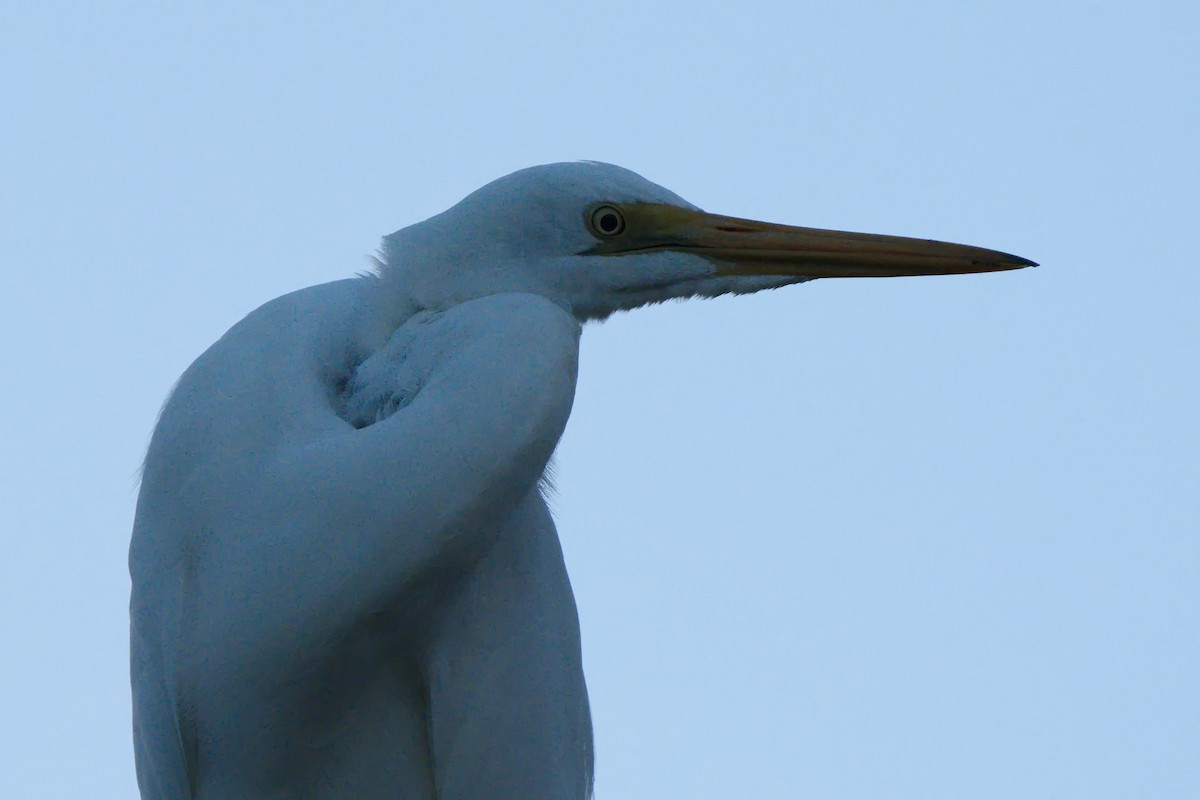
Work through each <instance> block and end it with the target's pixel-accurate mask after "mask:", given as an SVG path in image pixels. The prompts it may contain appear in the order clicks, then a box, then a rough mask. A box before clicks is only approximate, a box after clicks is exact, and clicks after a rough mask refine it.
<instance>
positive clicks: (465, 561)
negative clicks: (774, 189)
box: [130, 163, 801, 800]
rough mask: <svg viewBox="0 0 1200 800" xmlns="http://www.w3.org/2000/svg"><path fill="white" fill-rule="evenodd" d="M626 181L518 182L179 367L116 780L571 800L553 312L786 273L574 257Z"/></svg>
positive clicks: (581, 747)
mask: <svg viewBox="0 0 1200 800" xmlns="http://www.w3.org/2000/svg"><path fill="white" fill-rule="evenodd" d="M598 201H604V202H640V203H656V204H664V205H674V206H677V207H679V208H684V209H694V207H693V206H691V205H690V204H687V203H686V202H684V201H683V200H681V199H680V198H678V197H676V196H675V195H674V194H672V193H670V192H668V191H666V190H665V189H662V188H661V187H658V186H655V185H654V184H651V183H649V182H648V181H646V180H644V179H643V178H640V177H639V176H637V175H635V174H634V173H631V172H629V171H627V170H623V169H620V168H618V167H612V166H608V165H602V164H594V163H579V164H558V165H550V166H547V167H538V168H533V169H530V170H523V171H521V172H518V173H516V174H514V175H511V176H509V177H507V178H503V179H501V180H499V181H496V182H495V183H493V184H490V185H489V186H487V187H484V188H483V189H481V190H479V191H478V192H476V193H474V194H472V195H471V196H470V197H468V198H466V199H465V200H464V201H463V202H462V203H460V204H459V205H457V206H455V207H454V208H452V209H450V210H449V211H447V212H445V213H443V214H441V215H438V216H436V217H434V218H433V219H431V220H428V221H426V222H423V223H420V224H418V225H414V226H412V227H409V228H405V229H404V230H401V231H399V232H398V233H395V234H393V235H391V236H389V237H387V239H386V241H385V245H384V254H385V263H384V266H383V269H382V273H381V275H380V276H378V277H376V276H369V277H364V278H359V279H352V280H345V281H339V282H336V283H331V284H326V285H322V286H316V287H312V288H310V289H305V290H302V291H298V292H295V293H293V294H289V295H286V296H284V297H281V298H279V299H277V300H274V301H272V302H270V303H267V304H266V305H264V306H263V307H261V308H259V309H258V310H256V311H254V312H253V313H251V314H250V315H249V316H248V317H246V318H245V319H244V320H242V321H241V322H239V323H238V324H237V325H235V326H234V327H233V328H232V329H231V330H230V331H229V332H228V333H227V334H225V336H223V337H222V338H221V339H220V340H219V341H218V342H216V343H215V344H214V345H213V346H212V347H210V348H209V349H208V350H207V351H206V352H205V353H204V354H203V355H201V356H200V357H199V358H198V359H197V360H196V362H195V363H194V364H192V366H191V367H190V368H189V369H188V370H187V371H186V372H185V373H184V375H183V377H182V378H181V379H180V381H179V384H178V386H177V388H176V389H175V391H174V393H173V395H172V396H171V398H170V400H169V401H168V402H167V404H166V406H165V408H164V410H163V413H162V416H161V418H160V420H159V422H158V426H157V428H156V430H155V433H154V436H153V440H152V442H151V445H150V448H149V452H148V454H147V458H146V464H145V472H144V478H143V483H142V488H141V494H140V497H139V501H138V510H137V517H136V521H135V525H134V531H133V541H132V546H131V551H130V572H131V575H132V579H133V595H132V601H131V622H132V633H131V648H132V680H133V690H134V726H135V734H136V736H135V738H136V751H137V767H138V779H139V783H140V786H141V790H142V794H143V796H144V797H146V798H156V800H181V799H182V798H194V799H195V800H243V799H244V800H250V798H255V800H260V799H261V798H267V797H288V798H355V799H356V800H370V799H371V798H396V797H404V798H416V799H418V800H419V799H420V798H435V797H436V798H440V799H441V800H448V799H449V798H455V799H456V800H457V799H458V798H522V799H524V800H532V799H533V798H558V799H561V798H582V797H585V796H587V795H588V794H590V791H591V784H592V735H591V723H590V715H589V710H588V703H587V692H586V688H585V685H584V677H583V669H582V662H581V657H580V637H579V624H578V619H577V614H576V609H575V602H574V598H573V596H572V592H571V586H570V583H569V581H568V579H567V573H566V569H565V566H564V563H563V558H562V552H561V550H560V547H559V542H558V537H557V533H556V531H555V527H554V523H553V521H552V519H551V517H550V514H549V512H548V511H547V508H546V504H545V502H544V500H543V498H542V496H541V494H540V493H539V492H538V491H537V486H538V481H539V478H540V477H541V476H542V475H543V473H544V472H545V470H546V467H547V463H548V461H549V459H550V457H551V455H552V453H553V452H554V448H555V446H556V444H557V442H558V439H559V436H560V434H561V433H562V431H563V428H564V426H565V425H566V422H567V418H568V415H569V413H570V409H571V403H572V400H573V393H574V388H575V377H576V364H577V358H578V341H579V333H580V324H581V322H582V321H584V320H587V319H594V318H602V317H604V316H607V315H608V314H610V313H612V312H614V311H617V310H622V309H628V308H632V307H635V306H638V305H644V304H646V303H651V302H657V301H660V300H664V299H668V298H671V297H687V296H693V295H697V294H700V295H715V294H720V293H723V292H727V291H754V290H757V289H760V288H767V287H769V286H777V285H782V284H784V283H792V282H796V281H798V280H801V278H796V277H783V278H780V277H767V278H763V277H757V278H754V277H747V278H739V279H735V278H730V277H718V276H716V275H715V274H714V267H713V265H712V263H710V262H709V261H707V260H705V259H702V258H699V257H697V256H695V255H691V254H687V253H682V252H672V251H665V250H660V251H655V252H646V253H636V254H631V255H628V256H625V257H621V258H609V257H601V256H596V255H591V254H589V252H588V251H589V248H591V247H592V246H594V245H595V243H596V242H595V238H594V237H593V236H592V235H591V234H590V233H589V232H588V230H587V229H586V227H585V226H584V224H583V219H584V215H585V213H586V210H587V208H588V207H589V206H590V205H591V204H594V203H596V202H598Z"/></svg>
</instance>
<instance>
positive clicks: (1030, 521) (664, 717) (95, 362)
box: [0, 1, 1200, 800]
mask: <svg viewBox="0 0 1200 800" xmlns="http://www.w3.org/2000/svg"><path fill="white" fill-rule="evenodd" d="M5 17H6V19H5V24H4V26H3V29H2V30H0V70H2V72H3V74H4V75H5V79H4V81H3V83H2V84H0V100H2V102H3V109H4V113H3V114H2V115H0V136H2V141H3V143H4V146H3V147H2V148H0V186H2V190H0V203H2V204H3V206H2V208H0V212H2V213H0V264H2V265H3V269H4V275H5V284H6V285H5V291H4V292H3V293H0V312H2V313H0V332H2V334H3V335H2V337H0V339H2V341H3V342H4V344H3V346H0V359H2V361H0V366H2V367H3V369H4V373H5V374H6V375H7V376H8V382H7V385H8V386H9V390H8V391H7V392H4V393H3V396H2V399H0V403H3V411H4V413H3V414H2V415H0V419H2V420H3V422H2V423H0V424H2V425H3V431H2V435H3V440H4V442H5V447H4V448H3V450H2V451H0V470H2V471H3V478H4V485H5V486H7V487H8V489H7V490H6V492H5V502H4V503H3V506H2V508H3V517H2V519H3V525H2V530H3V532H4V533H3V535H4V543H5V555H6V557H5V558H4V559H3V560H2V561H0V631H3V636H4V640H5V643H6V645H5V648H4V649H5V651H6V656H5V657H4V658H3V659H0V709H2V712H0V763H2V767H0V796H3V797H30V798H42V797H45V798H59V797H62V798H67V797H84V796H86V797H92V798H99V799H103V800H107V798H114V799H115V798H129V797H132V796H134V795H135V793H136V789H135V783H134V775H133V767H132V751H131V746H130V736H129V730H128V729H129V708H128V702H129V691H128V680H127V667H126V623H127V619H126V603H127V598H128V577H127V574H126V572H125V566H124V559H125V550H126V546H127V542H128V533H129V527H130V522H131V519H132V513H133V504H134V501H135V498H136V483H135V479H136V471H137V468H138V465H139V462H140V459H141V457H142V453H143V450H144V447H145V445H146V442H147V439H148V436H149V433H150V430H151V427H152V425H153V422H154V417H155V414H156V412H157V410H158V407H159V406H160V404H161V403H162V400H163V398H164V397H165V396H166V394H167V392H168V391H169V390H170V387H171V385H172V383H173V382H174V380H175V378H176V377H177V376H178V375H179V373H180V372H181V371H182V370H183V369H184V368H185V367H186V366H187V365H188V363H190V361H191V360H192V359H193V358H195V357H196V356H197V355H198V354H199V353H200V352H201V351H202V350H203V349H204V348H205V347H206V346H207V345H208V344H209V343H211V342H212V341H213V340H214V339H216V338H217V337H218V336H220V335H221V333H222V332H223V331H224V330H225V329H226V328H228V327H229V326H230V325H231V324H232V323H234V322H236V321H237V320H238V319H239V318H240V317H241V316H243V315H244V314H246V313H247V312H248V311H250V310H251V309H253V308H254V307H256V306H257V305H259V304H261V303H262V302H264V301H266V300H268V299H270V298H272V297H274V296H277V295H279V294H282V293H284V292H287V291H290V290H292V289H295V288H299V287H302V286H306V285H311V284H314V283H319V282H324V281H328V280H333V279H337V278H341V277H344V276H347V275H351V274H354V273H355V272H358V271H361V270H363V269H365V268H366V267H367V261H366V258H365V256H366V255H367V254H369V253H371V252H372V251H373V250H374V248H375V247H376V244H377V242H378V237H379V236H381V235H382V234H385V233H388V232H390V231H392V230H395V229H396V228H399V227H401V226H403V225H406V224H409V223H412V222H415V221H418V220H420V219H423V218H425V217H427V216H429V215H430V214H433V213H436V212H438V211H440V210H442V209H443V208H445V207H446V206H448V205H450V204H451V203H453V202H455V201H456V200H458V199H459V198H460V197H462V196H463V195H464V194H466V193H467V192H469V191H470V190H472V189H474V188H475V187H477V186H478V185H480V184H482V183H484V182H486V181H488V180H491V179H493V178H495V177H498V176H500V175H503V174H505V173H507V172H510V171H512V170H514V169H517V168H519V167H522V166H526V165H529V164H535V163H542V162H548V161H556V160H569V159H576V158H589V159H598V160H605V161H611V162H615V163H619V164H622V165H624V166H627V167H630V168H632V169H634V170H636V171H638V172H641V173H642V174H644V175H645V176H646V177H648V178H650V179H651V180H654V181H656V182H659V183H661V184H663V185H665V186H667V187H669V188H671V189H672V190H674V191H676V192H678V193H679V194H681V195H682V196H683V197H686V198H687V199H688V200H690V201H692V202H694V203H696V204H698V205H700V206H701V207H703V208H705V209H707V210H710V211H717V212H723V213H729V214H736V215H739V216H750V217H758V218H762V219H770V220H774V221H779V222H790V223H794V224H804V225H813V226H820V227H833V228H841V229H848V230H864V231H874V232H880V233H894V234H907V235H914V236H922V237H931V238H940V239H947V240H951V241H961V242H967V243H971V244H977V245H981V246H986V247H995V248H998V249H1002V250H1008V251H1011V252H1015V253H1019V254H1021V255H1023V256H1027V257H1029V258H1032V259H1034V260H1037V261H1040V262H1041V263H1042V264H1043V266H1042V267H1041V268H1039V269H1037V270H1024V271H1021V272H1016V273H1006V274H997V275H984V276H969V277H951V278H940V279H939V278H929V279H898V280H887V281H874V282H872V281H855V280H849V281H840V282H838V281H822V282H817V283H815V284H809V285H805V286H800V287H793V288H790V289H785V290H781V291H777V292H773V293H770V294H768V295H764V296H755V297H749V298H737V299H722V300H716V301H709V302H693V303H684V304H671V305H667V306H662V307H657V308H653V309H648V310H644V311H640V312H635V313H632V314H628V315H623V316H620V317H618V318H616V319H613V320H611V321H609V322H608V323H606V324H604V325H602V326H598V327H593V328H591V329H589V330H587V331H586V332H585V337H584V346H583V356H582V365H581V372H582V374H581V377H580V383H579V391H578V395H577V401H576V406H575V411H574V415H573V418H572V422H571V424H570V426H569V428H568V432H567V434H566V436H565V438H564V439H563V442H562V444H561V446H560V449H559V453H558V464H559V474H558V486H559V493H558V497H557V499H556V501H555V507H556V512H557V517H558V522H559V528H560V532H561V534H562V538H563V544H564V548H565V550H566V554H567V558H568V566H569V567H570V569H571V574H572V577H573V580H574V584H575V589H576V593H577V597H578V601H579V605H580V611H581V615H582V623H583V637H584V656H585V661H586V667H587V674H588V680H589V684H590V687H591V690H592V704H593V714H594V717H595V724H596V736H597V783H596V786H597V796H598V797H600V798H624V797H646V798H651V797H664V796H666V797H689V798H725V797H784V796H789V797H790V796H805V797H814V798H879V797H896V798H943V797H944V798H961V797H972V798H1013V797H1021V798H1043V797H1044V798H1062V797H1088V798H1109V797H1111V798H1117V797H1134V796H1138V797H1155V798H1185V797H1196V796H1198V795H1200V762H1198V760H1197V759H1196V753H1198V752H1200V723H1198V720H1200V685H1198V683H1200V682H1198V681H1197V678H1196V676H1197V675H1200V636H1198V635H1197V634H1198V630H1197V628H1198V619H1197V614H1198V609H1200V496H1198V492H1197V488H1196V487H1197V486H1198V485H1200V467H1198V466H1197V451H1198V446H1200V435H1198V434H1200V425H1198V423H1197V420H1196V416H1197V412H1196V409H1197V408H1200V388H1198V380H1197V369H1196V363H1197V357H1196V350H1197V345H1198V344H1200V324H1198V323H1197V321H1196V314H1195V303H1196V298H1197V296H1198V295H1200V291H1198V290H1200V279H1198V277H1197V274H1198V270H1197V258H1196V242H1195V231H1196V219H1197V213H1198V212H1200V156H1198V153H1200V148H1197V147H1196V144H1195V143H1196V142H1197V141H1200V104H1198V103H1197V95H1196V86H1197V85H1198V82H1200V56H1197V54H1196V48H1195V42H1196V40H1197V36H1198V35H1200V11H1197V7H1196V5H1195V4H1194V3H1185V2H1178V3H1167V2H1161V3H1154V2H1151V3H1145V4H1141V5H1130V4H1120V3H1082V2H1079V3H1074V2H1039V3H1033V2H1016V3H1007V4H1003V5H1000V4H990V5H985V4H966V3H908V4H883V3H854V2H849V3H836V4H834V3H819V4H809V3H767V2H762V3H755V2H748V3H743V4H740V5H738V6H737V7H736V9H735V8H734V7H733V6H730V5H729V4H716V3H703V2H690V3H646V4H642V3H627V2H616V1H614V2H609V3H605V4H588V5H578V6H576V5H568V4H562V3H513V4H509V5H507V6H504V7H500V6H496V5H490V4H489V5H484V4H477V5H472V4H441V5H434V4H421V6H420V7H417V8H412V7H407V6H406V5H405V4H382V3H361V4H354V5H352V6H348V5H347V4H333V3H310V4H304V7H303V8H299V9H298V8H297V7H295V4H288V5H284V4H252V5H251V4H235V3H222V2H218V3H207V4H203V5H202V6H200V5H195V6H187V7H183V6H179V5H171V6H167V5H160V4H149V3H113V4H104V5H103V6H98V5H94V4H82V3H53V2H50V3H43V4H39V5H37V6H36V7H35V6H34V5H32V4H26V5H25V6H22V7H19V8H14V9H10V10H9V11H8V12H6V15H5Z"/></svg>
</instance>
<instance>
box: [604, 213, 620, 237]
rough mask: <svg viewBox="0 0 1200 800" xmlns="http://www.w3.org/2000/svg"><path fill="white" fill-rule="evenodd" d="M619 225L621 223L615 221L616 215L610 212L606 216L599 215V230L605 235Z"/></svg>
mask: <svg viewBox="0 0 1200 800" xmlns="http://www.w3.org/2000/svg"><path fill="white" fill-rule="evenodd" d="M620 224H621V223H620V221H619V220H618V219H617V215H616V214H614V213H612V212H611V211H610V212H609V213H607V214H601V215H600V230H602V231H604V232H605V233H612V232H613V231H615V230H616V229H617V226H618V225H620Z"/></svg>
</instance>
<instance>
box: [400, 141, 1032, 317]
mask: <svg viewBox="0 0 1200 800" xmlns="http://www.w3.org/2000/svg"><path fill="white" fill-rule="evenodd" d="M383 255H384V265H383V277H384V278H385V280H389V281H392V282H396V283H398V284H399V285H401V286H403V288H404V290H405V293H406V294H407V295H408V296H409V297H410V298H411V299H412V300H414V301H415V302H416V304H417V305H418V306H421V307H425V308H445V307H447V306H451V305H454V304H456V303H460V302H464V301H466V300H470V299H472V298H475V297H481V296H484V295H489V294H496V293H500V292H529V293H534V294H539V295H543V296H545V297H548V298H550V299H551V300H554V301H555V302H558V303H560V304H562V305H563V306H564V307H568V308H570V309H571V311H572V312H573V313H574V314H575V316H577V317H578V318H579V319H580V320H581V321H582V320H588V319H603V318H604V317H607V316H608V315H610V314H612V313H613V312H615V311H622V310H627V309H631V308H636V307H638V306H642V305H646V304H649V303H656V302H661V301H663V300H669V299H673V298H685V297H715V296H717V295H721V294H729V293H739V294H740V293H747V292H756V291H759V290H761V289H770V288H775V287H778V286H785V285H787V284H791V283H799V282H801V281H806V280H812V279H813V278H837V277H887V276H898V275H948V274H958V273H973V272H994V271H998V270H1007V269H1018V268H1020V267H1026V266H1034V263H1033V262H1032V261H1028V260H1026V259H1023V258H1019V257H1017V256H1012V255H1008V254H1007V253H1000V252H997V251H994V250H985V249H983V248H978V247H970V246H967V245H959V244H949V243H946V242H935V241H929V240H924V239H908V238H903V237H898V236H880V235H874V234H860V233H844V232H840V231H827V230H819V229H816V228H799V227H793V226H788V225H778V224H774V223H769V222H758V221H755V220H747V219H739V218H736V217H725V216H720V215H717V214H708V213H705V212H704V211H701V210H700V209H699V208H697V207H696V206H694V205H692V204H691V203H688V202H687V201H686V200H683V199H682V198H680V197H679V196H678V195H676V194H674V193H672V192H670V191H668V190H667V189H664V188H663V187H661V186H658V185H656V184H653V183H651V182H650V181H648V180H646V179H645V178H643V177H641V176H640V175H637V174H636V173H634V172H630V171H629V170H627V169H623V168H621V167H617V166H613V165H611V164H600V163H595V162H575V163H563V164H547V165H544V166H539V167H530V168H529V169H523V170H520V171H518V172H514V173H513V174H511V175H508V176H505V177H503V178H500V179H499V180H496V181H493V182H492V183H489V184H488V185H486V186H484V187H483V188H481V189H479V190H478V191H476V192H474V193H472V194H471V195H469V196H468V197H466V198H465V199H464V200H462V202H460V203H458V205H456V206H454V207H453V208H451V209H449V210H447V211H445V212H443V213H441V214H438V215H437V216H435V217H432V218H430V219H428V220H426V221H425V222H421V223H418V224H416V225H413V226H410V227H408V228H404V229H402V230H400V231H397V232H396V233H394V234H392V235H390V236H388V237H386V238H385V239H384V247H383Z"/></svg>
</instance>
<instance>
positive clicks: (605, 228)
mask: <svg viewBox="0 0 1200 800" xmlns="http://www.w3.org/2000/svg"><path fill="white" fill-rule="evenodd" d="M588 221H589V222H590V223H591V228H592V233H594V234H596V235H597V236H599V237H600V238H602V239H611V238H612V237H613V236H618V235H620V233H621V232H622V231H624V230H625V217H624V215H623V214H621V211H620V209H618V208H617V207H616V206H609V205H603V206H596V207H595V208H594V209H592V214H591V216H590V217H589V218H588Z"/></svg>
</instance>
